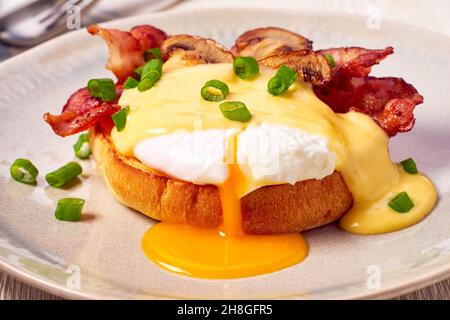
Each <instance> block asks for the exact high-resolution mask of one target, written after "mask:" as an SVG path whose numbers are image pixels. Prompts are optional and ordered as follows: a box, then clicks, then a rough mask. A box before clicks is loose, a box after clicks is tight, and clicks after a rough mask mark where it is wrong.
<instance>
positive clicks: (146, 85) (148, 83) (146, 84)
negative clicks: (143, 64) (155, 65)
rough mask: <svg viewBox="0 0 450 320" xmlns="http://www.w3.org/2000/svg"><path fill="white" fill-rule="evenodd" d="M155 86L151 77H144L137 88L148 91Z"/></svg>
mask: <svg viewBox="0 0 450 320" xmlns="http://www.w3.org/2000/svg"><path fill="white" fill-rule="evenodd" d="M152 87H153V80H151V79H144V80H141V82H139V85H138V86H137V89H138V90H139V91H141V92H142V91H147V90H149V89H151V88H152Z"/></svg>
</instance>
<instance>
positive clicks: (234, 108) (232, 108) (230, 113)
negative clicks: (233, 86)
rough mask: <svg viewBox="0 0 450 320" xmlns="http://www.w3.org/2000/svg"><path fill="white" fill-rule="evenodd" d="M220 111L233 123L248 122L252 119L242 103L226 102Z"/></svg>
mask: <svg viewBox="0 0 450 320" xmlns="http://www.w3.org/2000/svg"><path fill="white" fill-rule="evenodd" d="M219 109H220V111H222V114H223V115H224V117H225V118H227V119H229V120H233V121H239V122H247V121H250V119H251V118H252V114H251V113H250V111H249V110H248V109H247V107H246V106H245V104H244V103H242V102H240V101H226V102H222V103H221V104H220V105H219Z"/></svg>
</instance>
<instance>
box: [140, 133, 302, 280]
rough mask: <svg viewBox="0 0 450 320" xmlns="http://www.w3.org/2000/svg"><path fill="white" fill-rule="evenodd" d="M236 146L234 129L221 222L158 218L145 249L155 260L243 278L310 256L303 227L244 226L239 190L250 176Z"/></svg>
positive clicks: (180, 269)
mask: <svg viewBox="0 0 450 320" xmlns="http://www.w3.org/2000/svg"><path fill="white" fill-rule="evenodd" d="M236 150H237V135H234V136H231V137H230V139H229V141H228V151H229V155H228V156H227V158H228V159H227V163H229V164H228V166H229V172H230V174H229V177H228V179H227V180H226V181H225V183H224V184H223V185H221V186H219V193H220V199H221V202H222V214H223V223H222V226H221V227H220V228H219V229H206V228H197V227H191V226H187V225H182V224H170V223H166V222H161V223H158V224H157V225H155V226H154V227H152V228H151V229H150V230H148V231H147V233H146V234H145V235H144V238H143V240H142V248H143V251H144V252H145V254H146V255H147V256H148V257H149V258H150V259H151V260H153V261H154V262H156V263H157V264H158V265H160V266H161V267H163V268H165V269H168V270H170V271H173V272H176V273H180V274H184V275H189V276H194V277H199V278H241V277H249V276H255V275H258V274H264V273H269V272H274V271H277V270H280V269H283V268H286V267H289V266H292V265H294V264H297V263H299V262H300V261H302V260H303V259H304V258H305V257H306V255H307V254H308V245H307V243H306V241H305V240H304V239H303V237H302V236H301V235H300V234H299V233H293V234H280V235H248V234H245V233H244V231H243V230H242V214H241V203H240V199H239V196H238V195H239V194H240V193H239V191H240V190H243V189H244V188H245V187H246V181H245V178H244V177H243V175H242V173H241V172H240V169H239V166H238V165H237V162H236ZM230 153H231V154H230ZM230 158H231V159H230ZM230 160H231V161H230Z"/></svg>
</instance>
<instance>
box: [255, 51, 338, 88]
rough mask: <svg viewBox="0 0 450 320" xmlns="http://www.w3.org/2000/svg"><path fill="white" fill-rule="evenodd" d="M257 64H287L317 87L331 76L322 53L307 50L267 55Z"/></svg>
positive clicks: (274, 66)
mask: <svg viewBox="0 0 450 320" xmlns="http://www.w3.org/2000/svg"><path fill="white" fill-rule="evenodd" d="M259 64H261V65H265V66H267V67H271V68H279V67H281V66H282V65H285V66H288V67H289V68H292V69H294V70H296V71H297V72H298V74H299V76H300V77H302V78H303V80H304V81H308V82H311V83H312V84H313V85H315V86H319V87H322V86H324V85H326V84H327V83H328V82H330V81H331V79H332V76H333V74H332V70H331V67H330V65H329V64H328V61H327V59H326V58H325V57H324V56H323V55H321V54H319V53H315V52H313V51H309V50H303V51H293V52H289V53H286V54H281V55H275V56H271V57H267V58H265V59H262V60H260V61H259Z"/></svg>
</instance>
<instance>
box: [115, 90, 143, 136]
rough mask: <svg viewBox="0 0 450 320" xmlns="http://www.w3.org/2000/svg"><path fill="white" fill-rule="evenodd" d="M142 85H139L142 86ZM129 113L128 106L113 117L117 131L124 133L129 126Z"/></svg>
mask: <svg viewBox="0 0 450 320" xmlns="http://www.w3.org/2000/svg"><path fill="white" fill-rule="evenodd" d="M141 83H142V81H141ZM141 83H140V84H139V85H141ZM138 89H139V87H138ZM129 111H130V107H129V106H126V107H125V108H123V109H120V110H119V111H117V112H116V113H114V114H113V115H112V116H111V118H112V120H113V121H114V124H115V125H116V128H117V131H122V130H123V129H124V128H125V125H126V124H127V115H128V112H129Z"/></svg>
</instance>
